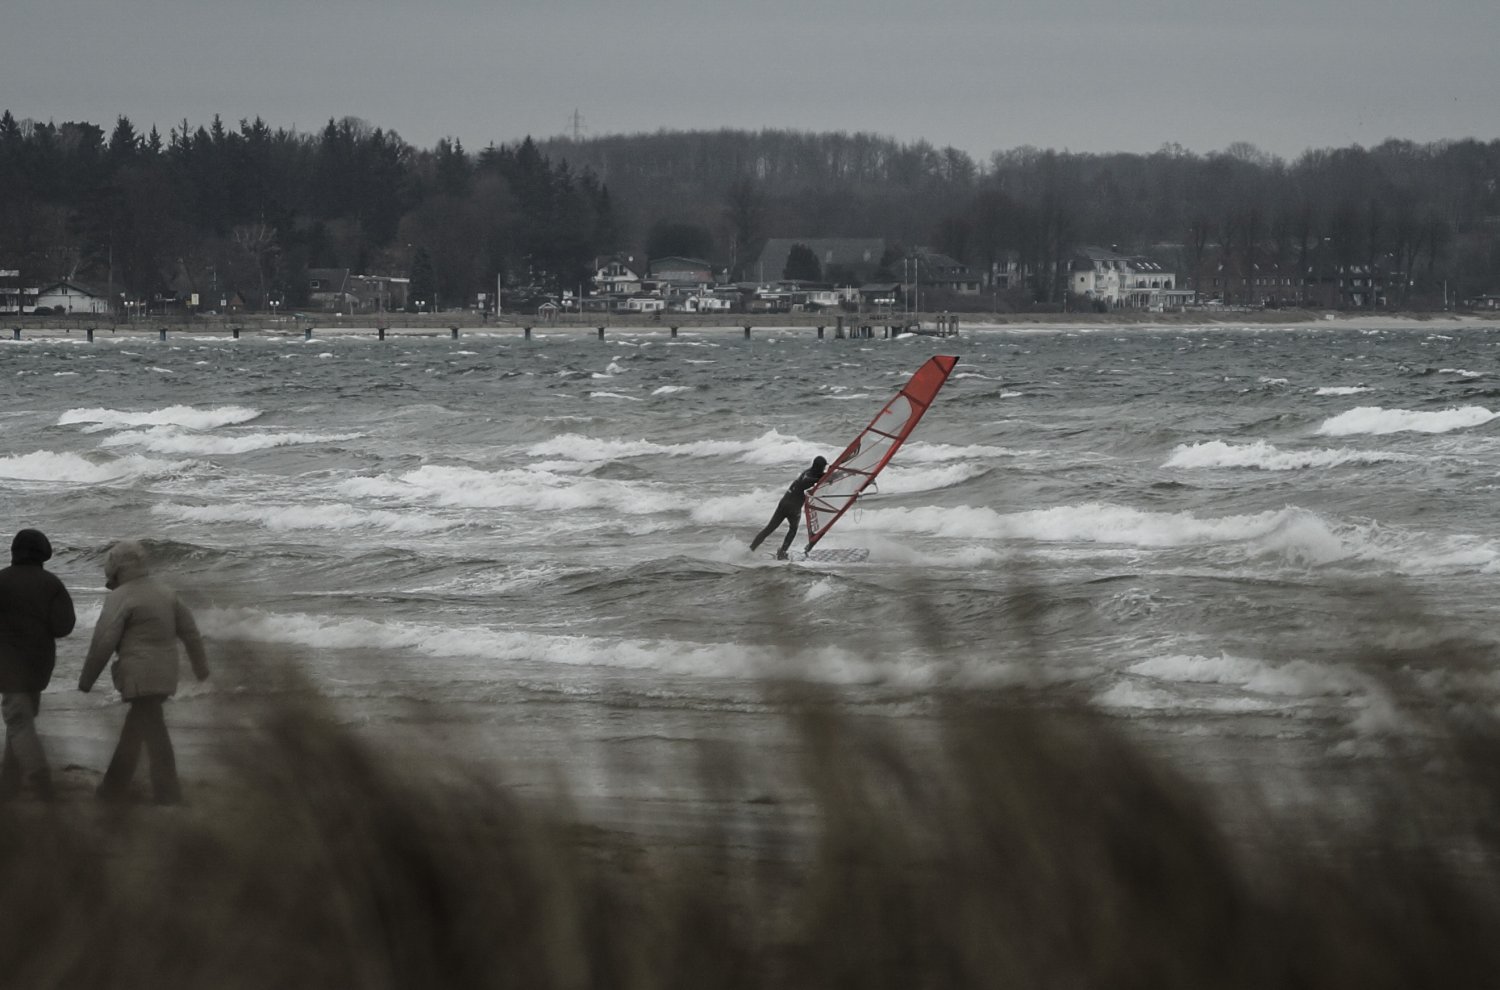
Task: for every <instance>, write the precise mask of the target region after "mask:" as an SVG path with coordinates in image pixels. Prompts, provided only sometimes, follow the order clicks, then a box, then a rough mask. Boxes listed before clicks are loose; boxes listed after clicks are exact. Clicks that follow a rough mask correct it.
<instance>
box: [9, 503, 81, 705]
mask: <svg viewBox="0 0 1500 990" xmlns="http://www.w3.org/2000/svg"><path fill="white" fill-rule="evenodd" d="M10 555H11V565H10V566H9V567H7V568H5V569H4V570H0V692H7V693H10V692H20V691H41V690H43V689H44V688H46V686H47V682H48V681H50V680H51V679H52V668H53V667H54V666H55V665H56V663H57V643H56V640H57V639H59V638H60V637H63V636H66V635H68V633H70V632H72V631H73V622H74V616H73V599H72V598H71V597H69V595H68V589H67V588H65V587H63V583H62V582H61V581H60V580H58V578H57V575H56V574H52V573H50V572H49V571H47V570H44V569H43V567H42V562H43V561H45V560H48V559H50V558H51V556H52V544H50V543H48V542H47V537H45V536H43V535H42V534H41V533H39V532H38V531H36V530H34V529H23V530H21V531H20V532H19V533H17V534H16V538H15V540H14V542H12V543H11V548H10Z"/></svg>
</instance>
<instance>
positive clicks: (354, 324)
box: [0, 309, 1500, 342]
mask: <svg viewBox="0 0 1500 990" xmlns="http://www.w3.org/2000/svg"><path fill="white" fill-rule="evenodd" d="M376 317H382V318H383V319H377V318H376ZM955 318H956V320H957V327H958V331H959V333H960V334H961V333H963V332H964V331H974V330H1039V331H1046V330H1070V329H1071V330H1092V331H1099V330H1129V329H1141V330H1150V329H1172V328H1182V329H1189V328H1224V329H1234V328H1244V327H1266V328H1272V327H1286V328H1304V329H1314V328H1318V327H1322V328H1328V329H1332V328H1338V327H1349V326H1359V327H1367V328H1370V329H1394V328H1399V327H1428V328H1431V329H1438V328H1444V327H1447V328H1452V329H1460V328H1465V327H1489V326H1494V327H1497V328H1500V311H1495V312H1492V313H1491V312H1468V313H1452V312H1445V313H1431V312H1409V313H1393V312H1389V311H1384V312H1379V313H1362V312H1350V311H1331V310H1305V309H1297V310H1246V311H1224V312H1213V311H1203V310H1193V311H1188V312H1176V313H1150V312H1133V311H1132V312H1125V311H1120V310H1116V311H1113V312H1109V313H998V314H994V313H951V314H950V313H922V314H899V313H898V314H895V318H894V319H893V318H892V316H891V315H889V314H868V313H867V314H850V313H846V314H842V326H843V328H844V330H845V332H846V333H850V332H851V331H853V330H854V329H855V328H857V327H860V326H869V327H870V328H871V331H872V334H873V336H874V337H875V338H877V339H878V338H882V337H887V336H889V331H890V330H892V329H895V330H897V332H898V333H899V332H900V331H901V330H902V329H904V327H905V326H907V325H908V324H909V322H917V321H919V322H920V324H921V325H922V326H923V327H925V328H929V329H930V328H932V327H934V326H935V325H936V324H937V323H938V322H939V321H940V320H943V319H955ZM839 326H840V316H839V315H838V314H826V313H825V314H809V313H776V314H734V315H728V314H723V315H721V314H715V315H708V316H705V315H699V314H691V313H681V314H667V315H664V316H663V317H662V318H660V319H652V318H651V317H650V316H642V315H622V314H613V315H610V316H608V317H605V316H603V315H600V316H582V317H580V316H578V315H576V314H565V315H563V316H559V317H555V318H552V319H550V320H544V319H541V318H528V317H526V316H520V315H514V316H506V317H504V318H502V319H500V320H495V319H493V318H490V317H488V316H481V315H479V314H475V313H472V312H454V313H437V314H423V315H412V314H404V313H389V314H368V313H366V314H359V315H350V316H341V315H337V314H314V313H303V314H297V315H296V316H282V317H275V318H272V317H269V316H259V315H254V314H252V315H248V316H244V317H240V318H234V317H221V316H215V317H193V318H188V319H184V318H182V317H176V318H173V319H156V320H142V321H138V322H135V323H129V324H117V325H114V326H111V325H110V324H109V323H108V322H106V321H102V320H99V319H90V318H89V317H87V316H62V317H59V316H51V317H31V316H28V317H26V318H24V319H22V320H20V321H17V320H16V319H15V318H14V317H13V316H12V317H11V318H10V319H9V320H4V321H0V342H10V341H16V340H19V341H23V342H24V341H26V340H68V339H72V340H79V339H86V335H87V334H88V332H89V331H90V330H92V331H93V334H94V339H96V340H107V339H111V338H113V339H125V338H128V339H143V338H150V337H160V335H161V334H162V333H163V332H165V333H166V334H167V336H168V337H169V338H170V337H171V336H174V335H181V334H189V335H194V336H212V337H219V336H223V337H232V336H234V334H235V333H236V332H243V333H244V334H246V335H247V336H251V337H266V336H274V337H289V338H290V337H295V338H301V339H317V338H318V337H324V338H333V337H347V336H354V335H358V336H371V337H379V336H380V334H381V331H382V330H384V331H385V333H386V335H387V336H389V337H392V338H395V337H418V336H425V337H449V336H451V335H454V334H457V335H458V336H459V337H465V336H476V335H477V336H511V335H515V336H518V337H519V336H522V335H523V334H524V333H525V332H526V330H527V329H528V328H529V329H530V330H531V331H532V333H533V334H534V335H535V336H538V337H542V336H560V335H569V336H573V335H581V334H584V333H597V332H598V330H599V328H600V327H603V328H604V330H605V333H606V334H608V333H610V332H624V333H638V332H641V331H650V332H660V333H662V334H668V333H671V332H672V331H673V330H674V329H675V330H678V331H680V332H683V333H702V332H705V331H728V332H733V331H743V330H745V329H746V328H748V329H749V331H750V333H751V334H754V333H756V332H765V333H769V332H776V331H786V330H807V331H812V330H816V329H818V328H822V330H823V334H824V336H825V338H827V339H833V338H834V337H835V335H836V333H837V330H838V327H839ZM17 331H19V337H17V336H16V334H17Z"/></svg>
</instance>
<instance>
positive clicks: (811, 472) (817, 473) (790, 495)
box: [781, 457, 828, 506]
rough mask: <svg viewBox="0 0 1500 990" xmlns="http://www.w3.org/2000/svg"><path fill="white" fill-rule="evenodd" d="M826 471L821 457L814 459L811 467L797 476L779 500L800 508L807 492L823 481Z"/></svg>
mask: <svg viewBox="0 0 1500 990" xmlns="http://www.w3.org/2000/svg"><path fill="white" fill-rule="evenodd" d="M827 469H828V461H827V460H825V459H824V458H822V457H814V458H813V462H812V467H810V468H808V469H807V470H806V471H803V472H802V473H801V474H799V475H797V477H796V479H794V480H793V481H792V483H791V484H790V485H789V486H787V490H786V494H785V495H783V496H781V500H782V501H783V502H787V503H795V504H796V505H797V506H801V505H802V503H803V501H804V500H805V499H806V498H807V490H808V489H809V488H811V487H813V486H814V485H816V484H817V483H818V482H820V481H822V480H823V475H824V473H825V472H826V471H827Z"/></svg>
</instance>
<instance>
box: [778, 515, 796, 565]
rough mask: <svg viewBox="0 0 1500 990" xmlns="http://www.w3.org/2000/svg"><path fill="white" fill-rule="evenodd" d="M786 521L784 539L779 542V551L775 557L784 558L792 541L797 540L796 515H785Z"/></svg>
mask: <svg viewBox="0 0 1500 990" xmlns="http://www.w3.org/2000/svg"><path fill="white" fill-rule="evenodd" d="M786 521H787V523H788V526H787V528H786V539H784V540H782V541H781V550H780V551H779V552H778V553H777V554H776V556H778V557H785V556H786V551H787V548H788V547H790V546H791V545H792V541H793V540H795V539H796V538H797V513H795V512H789V513H787V517H786Z"/></svg>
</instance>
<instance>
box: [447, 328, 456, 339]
mask: <svg viewBox="0 0 1500 990" xmlns="http://www.w3.org/2000/svg"><path fill="white" fill-rule="evenodd" d="M448 329H449V330H451V331H453V339H454V340H457V339H458V327H449V328H448Z"/></svg>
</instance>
